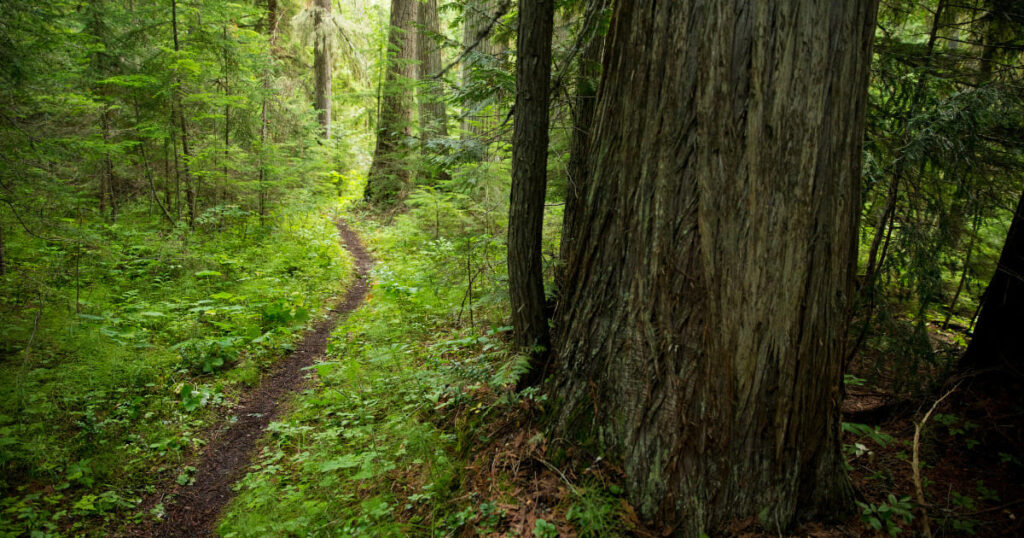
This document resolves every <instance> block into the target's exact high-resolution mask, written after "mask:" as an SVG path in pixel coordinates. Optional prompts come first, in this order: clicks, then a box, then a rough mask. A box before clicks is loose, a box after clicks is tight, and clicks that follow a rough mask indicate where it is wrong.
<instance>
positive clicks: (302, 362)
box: [131, 219, 373, 537]
mask: <svg viewBox="0 0 1024 538" xmlns="http://www.w3.org/2000/svg"><path fill="white" fill-rule="evenodd" d="M334 224H335V226H336V227H337V228H338V235H339V236H340V237H341V240H342V241H343V243H344V245H345V249H346V250H348V251H349V253H351V254H352V257H353V258H354V259H355V264H356V271H357V279H356V280H355V282H353V284H352V286H351V288H349V290H348V293H347V294H346V295H345V298H344V299H342V300H341V302H339V303H338V304H337V305H336V306H335V307H334V308H332V309H331V310H330V315H329V316H328V317H327V319H325V320H323V321H321V322H319V323H317V324H316V325H315V326H314V327H313V330H311V331H309V332H307V333H306V335H305V337H303V339H302V342H301V343H300V344H299V346H298V348H297V349H296V350H295V352H294V353H292V354H291V355H289V356H288V357H286V358H284V359H282V360H280V361H278V363H277V364H275V365H274V368H273V370H272V371H271V372H270V373H268V374H267V375H266V376H264V377H263V380H262V382H261V384H260V386H259V387H257V388H256V389H254V390H253V391H252V392H250V393H249V394H247V395H246V396H244V397H243V398H242V401H241V402H239V405H238V407H237V408H236V410H235V411H236V413H237V416H238V421H237V422H235V423H233V424H231V425H230V426H229V427H228V428H227V429H225V430H221V432H220V434H219V435H217V436H216V437H215V438H214V439H212V440H211V441H210V443H209V444H208V445H207V446H206V449H205V450H204V451H203V454H202V456H201V458H200V460H199V463H198V464H197V465H196V473H195V477H194V478H195V480H194V482H193V484H194V485H192V486H184V487H182V486H173V487H172V488H171V489H170V490H169V491H165V492H163V494H162V495H166V494H168V493H173V494H174V495H176V499H175V501H174V503H173V504H170V505H169V506H167V507H166V517H165V519H164V521H163V522H162V523H154V524H148V525H146V526H145V527H144V528H140V529H137V530H136V531H135V532H132V533H131V534H133V535H137V536H189V537H192V536H210V535H212V534H213V531H214V524H215V523H216V522H217V519H218V516H219V515H220V512H221V510H223V509H224V507H225V506H226V505H227V503H228V501H229V500H231V497H232V496H233V494H234V491H232V488H231V486H232V485H233V484H234V483H235V482H236V481H238V480H239V479H240V478H242V476H244V474H245V472H246V470H247V469H248V467H249V464H250V463H251V461H252V458H253V455H254V454H255V452H256V450H257V448H258V447H259V446H260V440H261V439H262V438H263V433H264V431H265V430H266V428H267V426H268V425H269V424H270V421H271V420H273V419H274V418H276V417H277V416H278V415H279V414H280V413H281V411H282V408H283V407H284V404H285V403H286V402H288V401H289V399H290V398H291V396H292V395H293V394H294V393H295V392H296V391H297V390H299V389H300V388H302V387H303V385H304V384H305V380H306V377H305V375H304V370H303V368H305V367H306V366H310V365H311V364H313V361H314V360H315V359H316V358H319V357H322V356H323V355H324V353H325V352H326V351H327V340H328V338H329V337H330V334H331V331H332V330H333V329H334V327H335V326H337V324H338V322H339V321H340V320H341V318H342V317H343V316H345V315H346V314H348V313H349V312H352V311H353V310H355V309H356V308H358V307H359V305H360V304H362V302H363V299H364V298H365V297H366V293H367V291H368V290H369V286H370V284H369V279H368V275H369V271H370V267H371V266H372V265H373V260H372V259H371V258H370V255H369V253H367V252H366V249H365V248H364V247H363V244H362V242H361V241H360V240H359V236H358V235H356V233H355V232H353V231H352V230H351V229H350V228H349V227H348V226H347V225H346V224H345V223H344V222H343V221H341V220H340V219H339V220H335V221H334ZM158 500H159V499H155V500H154V501H152V504H155V503H156V502H157V501H158ZM145 504H150V503H145Z"/></svg>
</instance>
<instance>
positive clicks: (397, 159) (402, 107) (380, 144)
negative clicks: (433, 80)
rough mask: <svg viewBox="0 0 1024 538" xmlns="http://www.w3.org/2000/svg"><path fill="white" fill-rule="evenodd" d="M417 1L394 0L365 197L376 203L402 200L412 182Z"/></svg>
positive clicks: (393, 202)
mask: <svg viewBox="0 0 1024 538" xmlns="http://www.w3.org/2000/svg"><path fill="white" fill-rule="evenodd" d="M416 2H417V0H391V29H390V31H389V32H388V51H389V53H388V63H387V74H386V76H385V79H384V85H383V88H382V90H381V92H382V95H381V105H380V108H381V110H380V120H379V121H378V123H377V147H376V148H375V150H374V152H373V164H372V165H371V166H370V174H369V177H368V179H367V181H366V192H365V198H366V200H367V201H369V202H372V203H375V204H384V205H391V204H396V203H400V202H401V201H402V200H404V199H405V196H406V195H407V194H408V191H409V186H410V183H411V181H412V177H411V173H410V171H409V167H408V166H407V163H406V162H405V161H406V157H407V156H408V150H409V148H408V142H407V140H408V138H409V137H410V136H411V134H412V130H411V124H412V105H413V96H412V87H411V86H410V84H409V81H410V80H412V79H413V78H414V75H415V73H414V72H413V61H414V60H415V59H416V41H415V33H414V31H415V28H414V23H415V20H416Z"/></svg>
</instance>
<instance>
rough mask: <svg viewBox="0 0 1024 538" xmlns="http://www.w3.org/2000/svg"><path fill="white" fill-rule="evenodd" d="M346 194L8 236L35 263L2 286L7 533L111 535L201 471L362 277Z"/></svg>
mask: <svg viewBox="0 0 1024 538" xmlns="http://www.w3.org/2000/svg"><path fill="white" fill-rule="evenodd" d="M334 191H335V188H334V187H330V188H328V189H322V192H311V191H308V190H307V191H302V192H296V193H293V195H292V196H293V198H292V199H290V200H283V201H282V202H281V204H280V207H281V209H280V210H279V211H277V212H276V213H275V214H273V215H271V216H269V217H268V218H266V219H265V220H264V222H263V223H262V225H261V223H260V219H259V218H258V217H256V216H254V215H252V214H249V213H247V212H245V211H243V210H241V209H239V208H238V207H236V206H218V207H216V208H214V209H211V210H209V211H207V212H206V213H204V214H203V215H202V217H201V218H200V219H199V220H198V221H197V226H196V230H195V231H190V230H188V229H187V228H185V227H177V228H168V227H167V226H166V225H162V224H158V223H157V222H156V221H155V220H154V219H152V218H150V216H149V215H148V214H147V213H146V211H145V210H146V208H145V207H144V206H141V205H140V206H137V207H131V208H126V209H124V210H123V211H122V214H121V216H120V218H119V221H118V222H117V223H116V224H114V223H96V222H88V221H86V222H78V223H73V224H74V225H75V226H76V227H77V228H76V229H77V235H75V236H73V237H72V239H70V240H66V241H63V242H57V241H48V242H45V241H40V240H38V239H36V238H34V237H32V236H30V235H27V234H21V235H19V236H16V237H13V238H11V239H10V240H9V243H8V252H9V254H10V257H11V258H16V259H21V260H31V261H29V262H25V263H23V264H22V265H21V266H19V267H18V268H17V270H16V271H12V272H11V273H9V274H8V275H7V276H6V278H5V280H3V281H2V283H0V285H2V287H3V291H2V293H0V296H2V297H3V299H2V304H0V314H2V316H3V323H2V324H0V332H2V335H0V340H2V341H3V342H4V343H3V344H2V349H0V378H2V379H3V380H4V382H3V383H2V384H0V492H2V496H0V497H2V498H0V535H12V536H15V535H22V534H28V533H32V534H33V535H47V534H63V533H69V532H70V533H78V532H87V533H107V532H110V531H112V530H114V529H117V528H120V527H121V526H122V525H124V524H125V523H126V522H127V521H129V520H130V519H132V518H139V517H144V515H143V514H137V513H136V511H135V510H134V509H135V507H136V506H137V505H138V503H139V502H140V500H141V499H142V498H143V497H144V496H145V495H146V494H147V493H148V492H152V491H154V486H155V484H157V483H159V482H160V481H163V480H167V479H171V478H175V477H176V479H177V480H178V482H179V483H183V484H185V483H188V482H190V481H191V480H192V478H191V473H192V471H194V468H191V467H189V466H188V465H187V462H188V458H189V457H190V456H191V455H192V454H194V453H195V452H196V450H197V449H198V448H200V447H201V446H202V445H203V444H204V443H205V440H204V435H203V430H204V428H206V427H207V426H208V425H209V424H210V423H211V420H213V419H215V418H218V417H223V416H228V415H230V407H231V406H232V405H233V402H234V401H235V399H236V396H237V395H238V394H239V393H240V392H241V391H242V390H244V389H245V388H246V387H249V386H252V385H254V384H256V383H257V382H258V380H259V378H260V376H261V375H262V373H263V371H265V370H266V369H267V367H268V366H269V365H270V364H271V363H272V362H273V361H274V360H275V359H277V358H278V357H280V356H281V355H282V354H283V353H284V352H286V351H288V350H290V349H291V348H292V346H293V343H294V341H295V339H296V338H297V336H298V335H299V334H300V333H301V330H302V329H303V328H304V327H306V326H307V325H308V324H309V323H311V322H312V321H314V320H315V319H316V318H318V317H320V316H321V315H322V314H323V310H324V307H325V306H326V304H327V303H328V301H329V299H330V298H331V297H332V296H337V295H338V294H340V292H341V290H342V287H343V285H344V284H343V281H344V280H346V279H348V278H349V277H350V276H351V274H352V262H351V258H350V256H349V255H348V254H347V253H346V252H345V251H344V250H343V249H342V248H341V247H340V246H339V244H338V241H337V232H336V230H335V228H334V225H333V224H332V221H331V214H330V211H331V210H332V209H331V208H332V207H334V206H336V203H337V202H336V200H337V199H336V197H335V192H334ZM69 250H72V251H73V252H72V253H71V254H70V255H69V252H68V251H69ZM69 259H72V262H68V260H69ZM161 508H162V506H161V505H158V506H157V507H156V509H155V512H154V513H159V511H160V510H161ZM100 529H105V530H103V531H100Z"/></svg>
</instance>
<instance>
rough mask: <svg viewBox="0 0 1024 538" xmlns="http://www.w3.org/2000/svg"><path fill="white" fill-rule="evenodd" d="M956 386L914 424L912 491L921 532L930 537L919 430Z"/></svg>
mask: <svg viewBox="0 0 1024 538" xmlns="http://www.w3.org/2000/svg"><path fill="white" fill-rule="evenodd" d="M958 388H960V383H957V384H956V385H953V388H951V389H949V391H948V392H946V393H945V394H943V395H942V397H941V398H939V399H938V400H935V403H934V404H932V408H931V409H929V410H928V412H927V413H925V414H924V418H922V419H921V422H918V423H917V424H914V458H913V460H912V465H913V466H914V469H913V470H914V491H915V492H916V494H917V505H918V510H920V513H921V532H922V533H923V534H924V535H925V537H926V538H932V529H931V525H929V523H928V510H927V503H925V500H924V487H923V486H922V485H921V465H920V453H921V430H922V429H923V428H924V424H925V423H926V422H928V419H929V418H931V416H932V413H934V412H935V409H936V408H937V407H939V404H940V403H942V400H945V399H946V398H947V397H948V396H949V395H950V394H953V393H954V392H956V389H958Z"/></svg>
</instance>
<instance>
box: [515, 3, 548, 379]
mask: <svg viewBox="0 0 1024 538" xmlns="http://www.w3.org/2000/svg"><path fill="white" fill-rule="evenodd" d="M554 15H555V7H554V2H553V0H534V1H531V2H524V3H522V4H520V6H519V32H518V37H517V49H518V61H517V62H516V104H515V107H516V108H515V110H516V115H515V124H514V127H513V134H512V193H511V200H510V202H509V216H508V288H509V298H510V299H511V306H512V326H513V327H514V328H515V341H516V345H517V346H518V347H519V349H520V350H525V351H527V352H528V353H530V354H531V356H532V357H533V359H534V360H533V361H531V365H530V371H529V372H528V373H527V374H526V375H525V376H523V378H522V379H521V380H520V386H521V387H527V386H530V385H534V384H536V383H537V382H539V381H540V380H541V379H543V376H544V366H545V365H544V360H543V359H544V358H545V357H547V356H548V352H549V351H550V350H549V348H550V346H551V339H550V336H549V335H548V319H547V315H546V314H545V312H544V279H543V269H544V268H543V259H542V257H541V232H542V230H543V224H544V194H545V192H546V188H547V173H548V170H547V162H548V102H549V98H550V96H549V95H548V94H549V85H550V84H551V30H552V27H553V25H554ZM538 348H543V350H540V349H538Z"/></svg>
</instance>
